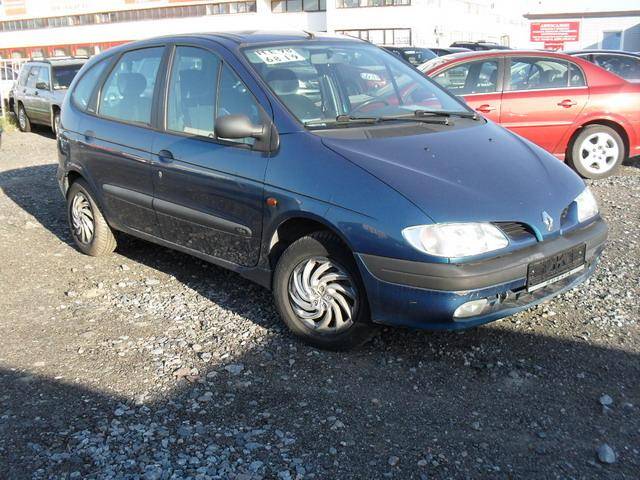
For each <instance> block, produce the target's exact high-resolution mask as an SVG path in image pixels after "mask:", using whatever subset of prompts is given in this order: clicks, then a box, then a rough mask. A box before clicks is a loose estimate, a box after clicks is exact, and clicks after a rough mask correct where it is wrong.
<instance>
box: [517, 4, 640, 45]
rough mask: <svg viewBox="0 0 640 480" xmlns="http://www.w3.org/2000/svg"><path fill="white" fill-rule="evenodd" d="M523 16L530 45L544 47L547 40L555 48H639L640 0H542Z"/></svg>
mask: <svg viewBox="0 0 640 480" xmlns="http://www.w3.org/2000/svg"><path fill="white" fill-rule="evenodd" d="M525 18H526V19H527V20H529V23H530V33H531V35H530V42H531V47H533V48H545V45H544V44H545V43H547V47H552V48H553V49H558V50H580V49H607V50H626V51H630V52H639V51H640V2H638V1H637V0H608V1H607V2H602V1H601V0H579V1H578V0H564V1H563V2H558V1H550V0H541V1H538V2H537V3H536V5H535V6H534V8H531V9H530V10H529V11H528V12H527V13H526V14H525ZM541 30H543V31H544V35H542V36H541V35H539V32H540V31H541ZM552 38H556V39H557V40H553V39H552ZM547 39H548V40H547Z"/></svg>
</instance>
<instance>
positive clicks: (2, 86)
mask: <svg viewBox="0 0 640 480" xmlns="http://www.w3.org/2000/svg"><path fill="white" fill-rule="evenodd" d="M26 62H27V60H26V59H1V58H0V110H1V111H2V112H1V113H2V116H5V117H6V116H7V115H8V113H9V91H10V90H11V88H12V87H13V84H14V83H15V82H16V81H17V80H18V75H20V69H21V68H22V65H23V64H24V63H26Z"/></svg>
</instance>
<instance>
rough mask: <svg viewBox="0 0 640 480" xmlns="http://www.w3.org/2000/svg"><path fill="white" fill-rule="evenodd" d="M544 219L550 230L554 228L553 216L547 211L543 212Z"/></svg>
mask: <svg viewBox="0 0 640 480" xmlns="http://www.w3.org/2000/svg"><path fill="white" fill-rule="evenodd" d="M542 221H543V223H544V225H545V226H546V227H547V231H548V232H550V231H551V230H553V217H552V216H551V215H549V214H548V213H547V212H545V211H543V212H542Z"/></svg>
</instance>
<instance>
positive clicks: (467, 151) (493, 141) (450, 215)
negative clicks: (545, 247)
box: [322, 122, 584, 236]
mask: <svg viewBox="0 0 640 480" xmlns="http://www.w3.org/2000/svg"><path fill="white" fill-rule="evenodd" d="M448 128H450V127H448ZM322 141H323V143H324V144H325V145H326V146H327V147H328V148H330V149H331V150H333V151H335V152H336V153H338V154H340V155H342V156H343V157H345V158H346V159H348V160H349V161H351V162H353V163H355V164H357V165H358V166H360V167H361V168H363V169H365V170H367V171H368V172H369V173H371V174H372V175H375V176H376V177H377V178H378V179H379V180H381V181H382V182H384V183H386V184H388V185H389V186H391V187H392V188H394V189H395V190H397V191H398V192H399V193H401V194H402V195H404V196H405V197H406V198H407V199H408V200H410V201H411V202H412V203H414V204H415V205H416V206H417V207H418V208H420V209H421V210H422V211H423V212H424V213H425V214H427V215H428V216H429V217H430V218H431V219H432V220H433V221H434V222H438V223H441V222H469V221H488V222H523V223H526V224H528V225H529V226H531V227H534V228H536V229H537V230H538V232H540V234H541V235H543V236H547V235H549V234H553V233H554V232H556V231H557V230H558V227H559V225H560V216H561V214H562V211H563V210H564V209H565V208H566V207H567V206H568V205H569V204H570V203H571V202H572V201H573V200H574V199H575V197H576V196H577V195H578V194H579V193H580V192H581V191H582V190H583V189H584V182H583V181H582V180H581V179H580V177H578V176H577V175H576V174H575V173H574V172H573V171H572V170H570V169H569V168H568V167H567V166H566V165H564V164H563V163H562V162H560V161H559V160H557V159H556V158H555V157H553V156H552V155H551V154H549V153H547V152H545V151H544V150H542V149H540V148H539V147H537V146H535V145H533V144H531V143H529V142H528V141H526V140H523V139H522V138H520V137H518V136H516V135H515V134H513V133H511V132H509V131H507V130H505V129H504V128H502V127H500V126H498V125H496V124H493V123H491V122H487V123H485V124H482V125H478V124H475V125H473V126H470V127H466V128H464V127H462V128H458V127H453V128H451V129H450V130H441V131H438V132H429V133H424V134H417V135H410V136H389V137H386V138H366V139H364V138H363V139H344V138H336V137H331V136H323V139H322ZM372 200H373V201H374V199H372ZM543 211H546V212H547V213H548V214H549V215H551V216H552V217H553V219H554V220H555V221H554V227H553V229H552V230H551V231H550V232H548V231H547V230H546V228H545V226H544V224H543V221H542V212H543Z"/></svg>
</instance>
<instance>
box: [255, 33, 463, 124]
mask: <svg viewBox="0 0 640 480" xmlns="http://www.w3.org/2000/svg"><path fill="white" fill-rule="evenodd" d="M244 52H245V55H246V57H247V59H248V60H249V62H250V63H251V65H252V66H253V68H254V69H255V70H256V72H257V73H258V74H259V75H260V76H261V77H262V78H263V80H264V81H265V82H266V83H267V84H268V85H269V87H270V88H271V90H272V91H273V92H274V93H275V94H276V95H277V96H278V97H279V98H280V100H282V102H283V103H284V104H285V106H286V107H287V108H288V109H289V111H291V113H292V114H293V115H295V116H296V118H297V119H298V120H300V121H301V122H302V123H304V124H305V125H309V126H311V125H314V126H317V125H322V124H323V123H326V124H329V123H335V122H336V120H337V119H338V117H340V118H346V117H348V118H351V119H354V118H356V119H357V118H379V117H389V116H401V115H410V114H411V113H413V112H416V111H417V110H420V111H430V112H431V111H436V112H464V113H468V112H469V111H468V110H467V109H466V108H465V107H464V106H463V105H462V104H461V103H460V102H459V101H458V100H456V99H455V98H454V97H453V96H451V95H450V94H448V93H447V92H445V91H444V90H442V89H441V88H440V87H439V86H437V85H435V84H434V83H433V82H431V81H430V80H428V79H426V78H425V77H424V76H422V75H421V74H420V72H418V71H416V70H414V69H413V68H411V67H410V66H409V65H407V64H406V63H405V62H403V61H402V60H400V59H399V58H398V57H397V56H395V55H393V54H391V53H388V52H385V51H384V50H381V49H379V48H377V47H374V46H372V45H367V44H361V43H355V42H354V43H346V42H344V43H339V44H335V43H324V44H323V43H320V42H318V43H316V42H313V43H311V42H308V43H305V44H300V43H299V44H291V45H277V46H273V47H271V46H268V47H261V48H253V49H246V50H245V51H244Z"/></svg>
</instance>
